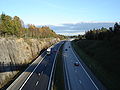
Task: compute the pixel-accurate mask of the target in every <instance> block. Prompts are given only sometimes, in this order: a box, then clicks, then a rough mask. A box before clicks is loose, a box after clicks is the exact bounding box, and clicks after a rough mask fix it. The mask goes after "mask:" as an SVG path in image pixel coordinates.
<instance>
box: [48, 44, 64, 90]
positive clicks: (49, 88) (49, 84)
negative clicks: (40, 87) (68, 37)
mask: <svg viewBox="0 0 120 90" xmlns="http://www.w3.org/2000/svg"><path fill="white" fill-rule="evenodd" d="M62 44H63V43H62ZM62 44H61V45H62ZM56 45H57V44H56ZM61 45H60V46H59V47H58V50H57V52H59V49H60V47H61ZM54 46H55V45H54ZM56 58H57V53H56V55H55V58H54V62H53V66H52V70H51V74H50V80H49V83H48V88H47V90H50V84H51V80H52V73H53V69H54V66H55V60H56Z"/></svg>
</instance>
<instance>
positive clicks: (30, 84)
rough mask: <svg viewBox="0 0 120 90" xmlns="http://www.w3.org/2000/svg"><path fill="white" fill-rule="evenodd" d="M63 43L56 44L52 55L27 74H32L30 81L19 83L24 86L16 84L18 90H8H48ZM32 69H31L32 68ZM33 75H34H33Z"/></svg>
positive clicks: (15, 89)
mask: <svg viewBox="0 0 120 90" xmlns="http://www.w3.org/2000/svg"><path fill="white" fill-rule="evenodd" d="M62 43H63V42H60V43H58V44H55V45H54V47H53V48H52V53H51V54H50V55H47V56H45V57H44V58H43V60H42V61H41V62H37V63H39V64H36V65H37V66H36V67H34V70H33V71H31V70H29V71H30V72H27V71H26V72H27V73H30V74H29V75H28V77H29V78H28V79H26V80H24V82H23V81H21V80H22V78H21V80H19V82H20V81H21V82H23V83H22V85H20V86H19V83H16V84H15V85H14V86H18V87H19V88H18V87H17V88H16V87H15V88H14V89H8V90H27V89H28V90H47V88H48V85H49V81H50V76H51V70H52V68H53V67H52V66H53V62H54V60H55V56H56V54H57V52H54V51H57V50H58V49H59V47H60V46H61V44H62ZM30 68H31V67H30ZM31 73H32V74H31Z"/></svg>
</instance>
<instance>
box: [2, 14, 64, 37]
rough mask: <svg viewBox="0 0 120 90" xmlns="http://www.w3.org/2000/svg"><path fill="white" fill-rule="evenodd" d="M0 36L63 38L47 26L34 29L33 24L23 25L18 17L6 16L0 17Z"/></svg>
mask: <svg viewBox="0 0 120 90" xmlns="http://www.w3.org/2000/svg"><path fill="white" fill-rule="evenodd" d="M0 36H1V37H8V36H14V37H22V38H23V37H24V38H29V37H30V38H50V37H58V38H64V36H62V35H57V34H56V33H55V32H54V31H53V30H52V29H50V28H49V27H48V26H42V27H36V26H35V25H34V24H28V25H27V26H25V25H24V22H23V21H22V20H21V19H20V18H19V17H18V16H14V17H11V16H9V15H6V14H3V13H2V14H1V15H0Z"/></svg>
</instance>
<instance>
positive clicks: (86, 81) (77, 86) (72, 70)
mask: <svg viewBox="0 0 120 90" xmlns="http://www.w3.org/2000/svg"><path fill="white" fill-rule="evenodd" d="M66 49H67V50H66ZM63 58H64V64H65V67H66V68H65V69H66V72H67V74H68V75H67V76H68V78H69V81H68V82H69V85H70V86H69V87H70V89H69V90H104V89H101V88H100V89H99V88H98V86H97V85H96V83H95V82H94V81H93V80H92V79H91V77H90V76H89V74H88V73H87V71H86V70H85V69H84V67H83V66H82V64H81V63H80V66H75V65H74V63H75V62H79V60H78V58H77V57H76V55H75V53H74V52H73V50H72V47H71V43H70V41H67V42H66V43H65V44H64V51H63Z"/></svg>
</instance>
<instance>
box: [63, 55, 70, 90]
mask: <svg viewBox="0 0 120 90" xmlns="http://www.w3.org/2000/svg"><path fill="white" fill-rule="evenodd" d="M63 58H64V66H65V69H66V71H65V72H66V77H67V82H68V90H70V81H69V76H68V69H67V64H66V61H65V57H63Z"/></svg>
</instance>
